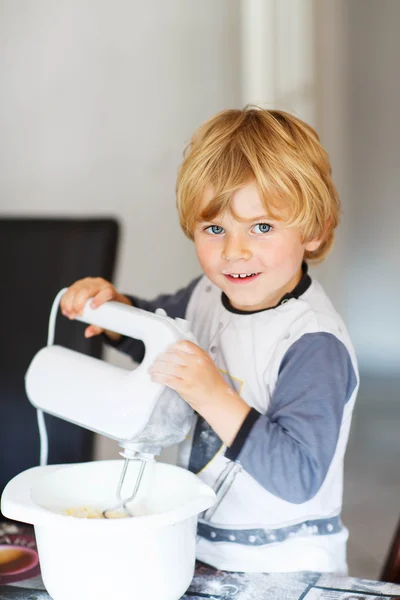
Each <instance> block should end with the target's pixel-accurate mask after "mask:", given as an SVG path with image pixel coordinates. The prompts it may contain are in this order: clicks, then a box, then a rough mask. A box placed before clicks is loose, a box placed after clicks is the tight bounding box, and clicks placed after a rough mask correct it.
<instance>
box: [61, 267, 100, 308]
mask: <svg viewBox="0 0 400 600" xmlns="http://www.w3.org/2000/svg"><path fill="white" fill-rule="evenodd" d="M94 288H95V283H94V279H93V278H91V277H86V278H85V279H79V280H78V281H76V282H75V283H73V284H72V285H71V286H70V287H69V288H68V290H67V291H66V293H65V294H64V296H63V297H62V299H61V311H62V313H63V314H64V315H65V316H68V317H70V318H74V317H75V316H76V314H77V304H78V308H79V305H80V303H82V300H83V305H84V304H85V301H86V300H87V298H89V297H90V296H91V295H93V291H92V290H93V289H94ZM82 296H83V299H82Z"/></svg>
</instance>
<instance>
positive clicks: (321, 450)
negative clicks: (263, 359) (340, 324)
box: [225, 333, 357, 504]
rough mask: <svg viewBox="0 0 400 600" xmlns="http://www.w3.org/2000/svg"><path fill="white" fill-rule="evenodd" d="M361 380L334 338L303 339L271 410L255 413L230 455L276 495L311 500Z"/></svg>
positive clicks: (285, 365)
mask: <svg viewBox="0 0 400 600" xmlns="http://www.w3.org/2000/svg"><path fill="white" fill-rule="evenodd" d="M356 385H357V377H356V374H355V371H354V368H353V365H352V362H351V359H350V356H349V353H348V351H347V349H346V347H345V346H344V344H343V343H342V342H341V341H340V340H338V339H337V338H336V337H335V336H334V335H332V334H330V333H309V334H305V335H303V336H302V337H301V338H300V339H299V340H297V341H296V342H295V343H294V344H293V345H292V346H291V347H290V348H289V350H288V351H287V352H286V354H285V356H284V357H283V360H282V362H281V365H280V370H279V376H278V380H277V384H276V387H275V390H274V393H273V396H272V399H271V403H270V406H269V409H268V411H267V413H266V414H265V415H261V414H260V413H258V412H257V411H256V410H255V409H252V410H251V411H250V413H249V415H248V417H247V418H246V420H245V422H244V423H243V425H242V427H241V429H240V430H239V432H238V434H237V436H236V438H235V440H234V442H233V444H232V446H231V447H230V448H229V449H228V450H227V452H226V453H225V456H226V457H227V458H229V459H230V460H236V461H237V462H239V463H240V464H241V465H242V467H243V468H244V469H245V470H246V471H247V472H248V473H249V474H250V475H251V476H252V477H254V479H256V481H258V483H260V484H261V485H262V486H263V487H264V488H265V489H266V490H268V491H269V492H271V493H273V494H274V495H276V496H278V497H280V498H282V499H284V500H286V501H288V502H293V503H298V504H300V503H302V502H306V501H307V500H310V499H311V498H312V497H313V496H314V495H315V494H316V493H317V491H318V490H319V488H320V487H321V485H322V482H323V481H324V479H325V477H326V474H327V472H328V469H329V466H330V464H331V461H332V458H333V455H334V452H335V449H336V445H337V441H338V438H339V434H340V428H341V423H342V418H343V411H344V407H345V405H346V403H347V402H348V401H349V399H350V398H351V396H352V393H353V391H354V389H355V387H356Z"/></svg>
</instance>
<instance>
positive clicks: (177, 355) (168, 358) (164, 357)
mask: <svg viewBox="0 0 400 600" xmlns="http://www.w3.org/2000/svg"><path fill="white" fill-rule="evenodd" d="M158 361H161V362H164V363H165V362H167V363H168V362H170V363H173V364H176V365H181V366H185V365H186V361H187V355H185V354H184V353H183V352H172V351H168V352H163V353H161V354H159V355H158V356H157V357H156V359H155V360H154V362H153V365H152V366H154V365H155V364H156V362H158Z"/></svg>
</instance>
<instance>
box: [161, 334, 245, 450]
mask: <svg viewBox="0 0 400 600" xmlns="http://www.w3.org/2000/svg"><path fill="white" fill-rule="evenodd" d="M150 375H151V379H152V380H153V381H156V382H157V383H162V384H163V385H167V386H168V387H170V388H172V389H173V390H175V391H177V392H178V394H179V395H180V396H181V397H182V398H183V399H184V400H186V402H187V403H188V404H190V406H191V407H192V408H193V409H194V410H195V411H197V412H198V413H199V414H200V415H201V416H202V417H204V419H205V420H206V421H207V422H208V423H209V424H210V425H211V427H212V428H213V429H214V431H215V432H216V433H217V434H218V436H219V437H220V438H221V440H222V441H223V442H224V444H226V445H227V446H230V445H231V444H232V442H233V440H234V439H235V436H236V435H237V432H238V431H239V429H240V427H241V425H242V423H243V421H244V420H245V418H246V416H247V415H248V413H249V411H250V407H249V406H248V404H246V402H245V401H244V400H243V399H242V398H241V397H240V396H239V395H238V394H237V393H236V392H235V391H234V390H233V389H232V388H231V387H230V386H229V385H228V384H227V383H226V382H225V380H224V378H223V377H222V375H221V373H220V372H219V370H218V369H217V367H216V366H215V364H214V363H213V361H212V359H211V358H210V357H209V356H208V354H207V352H204V350H202V349H201V348H200V347H199V346H197V345H196V344H193V343H192V342H188V341H187V340H185V341H182V342H177V343H176V344H173V345H172V346H171V347H170V348H168V350H167V351H166V352H164V353H163V354H160V356H158V357H157V359H156V360H155V361H154V363H153V365H152V366H151V367H150Z"/></svg>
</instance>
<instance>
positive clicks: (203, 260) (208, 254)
mask: <svg viewBox="0 0 400 600" xmlns="http://www.w3.org/2000/svg"><path fill="white" fill-rule="evenodd" d="M194 242H195V247H196V254H197V258H198V259H199V263H200V265H201V266H202V268H203V270H204V271H205V272H207V270H208V269H209V268H212V267H213V265H215V264H217V263H218V262H219V256H220V251H219V249H218V246H219V244H217V243H215V242H216V240H211V241H208V240H204V238H202V239H196V238H195V240H194Z"/></svg>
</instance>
